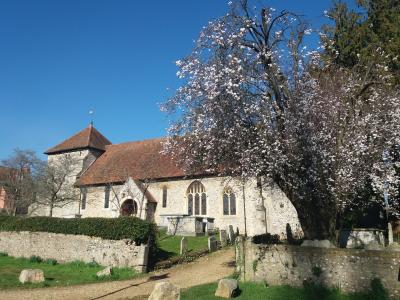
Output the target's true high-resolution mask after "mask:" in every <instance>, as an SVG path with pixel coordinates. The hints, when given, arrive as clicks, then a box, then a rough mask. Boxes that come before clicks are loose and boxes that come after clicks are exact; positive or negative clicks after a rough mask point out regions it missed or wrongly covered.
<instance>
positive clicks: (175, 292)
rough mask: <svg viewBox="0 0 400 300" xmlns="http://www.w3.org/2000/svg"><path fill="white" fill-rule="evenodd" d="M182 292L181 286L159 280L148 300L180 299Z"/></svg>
mask: <svg viewBox="0 0 400 300" xmlns="http://www.w3.org/2000/svg"><path fill="white" fill-rule="evenodd" d="M180 298H181V292H180V289H179V287H177V286H176V285H173V284H172V283H170V282H168V281H163V282H159V283H157V284H156V285H155V286H154V289H153V291H152V292H151V294H150V297H149V298H148V300H179V299H180Z"/></svg>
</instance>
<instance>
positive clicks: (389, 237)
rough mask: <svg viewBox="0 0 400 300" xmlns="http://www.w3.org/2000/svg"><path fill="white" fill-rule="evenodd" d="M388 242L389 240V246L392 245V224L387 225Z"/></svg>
mask: <svg viewBox="0 0 400 300" xmlns="http://www.w3.org/2000/svg"><path fill="white" fill-rule="evenodd" d="M388 240H389V243H388V244H389V245H391V244H393V228H392V223H388Z"/></svg>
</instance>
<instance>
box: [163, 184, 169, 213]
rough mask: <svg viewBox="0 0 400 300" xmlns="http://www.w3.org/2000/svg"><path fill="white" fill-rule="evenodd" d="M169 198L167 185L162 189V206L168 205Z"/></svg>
mask: <svg viewBox="0 0 400 300" xmlns="http://www.w3.org/2000/svg"><path fill="white" fill-rule="evenodd" d="M167 199H168V188H167V187H166V186H163V189H162V207H163V208H165V207H167Z"/></svg>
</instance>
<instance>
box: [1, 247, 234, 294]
mask: <svg viewBox="0 0 400 300" xmlns="http://www.w3.org/2000/svg"><path fill="white" fill-rule="evenodd" d="M234 256H235V255H234V249H233V248H230V249H224V250H221V251H217V252H214V253H212V254H210V255H207V256H204V257H201V258H199V259H198V260H196V261H195V262H192V263H189V264H184V265H178V266H175V267H173V268H170V269H167V270H162V271H159V272H152V273H149V274H148V276H147V277H142V278H138V279H132V280H125V281H113V282H104V283H95V284H87V285H77V286H69V287H53V288H40V289H39V288H38V289H30V290H6V291H0V299H1V300H25V299H26V300H35V299H38V300H39V299H40V300H66V299H71V300H72V299H73V300H78V299H79V300H80V299H85V300H89V299H90V300H111V299H113V300H116V299H135V300H136V299H146V297H145V296H147V295H149V294H150V293H151V291H152V290H153V287H154V285H155V284H156V283H157V282H160V281H166V280H167V281H170V282H172V283H173V284H176V285H177V286H179V287H180V288H187V287H191V286H195V285H199V284H204V283H209V282H214V281H217V280H218V279H221V278H223V277H226V276H228V275H230V274H232V273H233V271H234V261H235V257H234Z"/></svg>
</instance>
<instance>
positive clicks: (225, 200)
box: [222, 188, 236, 215]
mask: <svg viewBox="0 0 400 300" xmlns="http://www.w3.org/2000/svg"><path fill="white" fill-rule="evenodd" d="M222 206H223V214H224V215H236V195H235V193H234V192H233V191H232V189H231V188H225V190H224V194H223V196H222Z"/></svg>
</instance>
